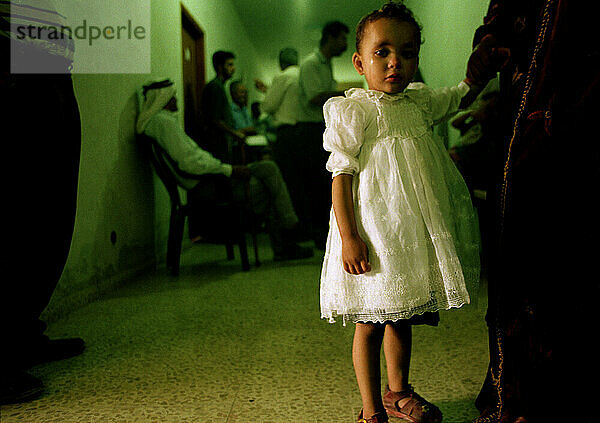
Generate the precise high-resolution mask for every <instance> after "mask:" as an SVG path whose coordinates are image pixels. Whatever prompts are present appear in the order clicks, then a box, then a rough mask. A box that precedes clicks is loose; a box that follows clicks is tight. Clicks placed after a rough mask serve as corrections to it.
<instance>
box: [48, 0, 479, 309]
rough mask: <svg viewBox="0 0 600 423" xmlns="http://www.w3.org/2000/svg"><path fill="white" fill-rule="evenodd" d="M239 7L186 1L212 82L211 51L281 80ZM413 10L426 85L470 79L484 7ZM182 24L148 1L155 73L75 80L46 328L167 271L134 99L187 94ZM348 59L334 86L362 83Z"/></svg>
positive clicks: (453, 4)
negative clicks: (65, 246)
mask: <svg viewBox="0 0 600 423" xmlns="http://www.w3.org/2000/svg"><path fill="white" fill-rule="evenodd" d="M234 1H235V0H183V2H182V3H183V4H184V5H185V7H186V8H187V9H188V10H189V11H190V12H191V14H192V15H193V16H194V18H195V19H196V21H197V23H198V24H199V25H200V27H201V28H202V30H203V31H204V33H205V51H206V68H207V79H212V78H213V77H214V71H213V70H212V66H211V62H210V57H211V55H212V53H213V52H214V51H215V50H217V49H225V50H232V51H234V52H235V53H236V55H237V69H238V73H237V75H236V76H237V77H238V78H239V77H242V78H244V80H245V81H246V82H247V83H249V84H251V81H252V79H253V78H254V77H260V78H262V79H263V80H264V81H270V80H271V78H272V77H273V76H274V74H275V72H277V66H276V60H275V57H259V56H258V54H257V53H256V48H255V46H254V45H253V42H252V40H251V39H250V37H249V36H248V34H247V33H246V32H245V30H244V25H243V20H242V18H241V17H240V16H239V15H238V13H237V12H236V10H235V8H234V7H233V5H234V3H233V2H234ZM407 4H408V5H409V6H410V7H411V8H412V9H413V10H414V11H415V13H416V15H417V17H418V18H419V20H420V22H421V23H422V24H423V26H424V32H423V34H424V38H425V44H424V45H423V46H422V51H421V66H422V72H423V75H424V77H425V80H426V82H427V83H428V84H430V85H432V86H434V87H437V86H444V85H449V84H455V83H457V82H458V81H460V80H461V79H462V78H463V77H464V70H465V65H466V60H467V58H468V55H469V52H470V48H471V47H470V46H471V38H472V34H473V30H474V29H475V28H476V27H477V26H478V25H479V24H480V22H481V19H482V17H483V16H484V13H485V10H486V7H487V0H475V1H466V0H465V1H459V0H430V1H419V0H408V1H407ZM180 16H181V6H180V2H179V1H178V0H152V1H151V31H150V33H151V45H152V68H151V70H152V74H150V75H75V76H74V85H75V92H76V96H77V98H78V101H79V106H80V111H81V117H82V134H83V139H82V153H81V167H80V182H79V198H78V204H77V206H78V208H77V219H76V224H75V233H74V236H73V242H72V248H71V253H70V255H69V259H68V262H67V266H66V268H65V271H64V273H63V276H62V278H61V281H60V283H59V285H58V287H57V290H56V291H55V295H54V297H53V300H52V302H51V304H50V306H49V308H48V310H47V312H46V316H45V317H46V318H47V319H48V320H52V319H55V318H58V317H60V316H61V315H62V314H63V313H66V312H68V311H70V310H72V309H73V308H76V307H78V306H81V305H82V304H84V303H86V302H87V301H89V300H91V299H93V298H96V297H97V296H98V295H101V294H102V293H103V292H106V291H109V290H110V289H111V288H112V287H114V286H115V285H116V284H120V283H122V282H123V281H124V280H126V279H127V278H128V277H130V276H132V275H134V274H138V273H140V272H145V271H148V270H149V269H152V268H153V267H154V265H155V264H156V263H158V265H159V266H162V265H163V263H164V255H165V249H166V236H167V231H168V215H169V199H168V196H167V193H166V191H165V190H164V188H163V187H162V185H161V184H160V182H159V181H158V180H157V179H156V177H155V176H154V175H153V173H152V169H151V168H150V166H149V164H148V163H147V161H145V160H144V159H143V157H142V156H141V152H140V150H139V148H138V146H137V145H136V144H135V138H134V131H133V128H134V123H135V114H136V102H135V96H134V93H135V90H136V89H137V88H138V87H140V86H141V85H142V84H144V83H146V82H147V81H149V80H152V79H158V78H162V77H170V78H172V79H173V80H174V81H175V84H176V87H177V88H178V91H179V92H181V87H182V81H181V80H182V75H181V54H180V49H181V34H180V30H179V28H180ZM350 39H353V35H351V37H350ZM349 45H350V46H352V45H353V43H352V42H350V43H349ZM349 50H351V47H350V48H349ZM347 53H348V54H347V56H348V58H349V57H350V56H351V52H347ZM342 59H343V57H340V58H337V59H336V60H334V72H335V74H336V77H337V79H338V80H340V81H347V80H357V79H359V78H358V77H357V75H356V72H355V71H354V68H353V67H352V64H351V61H350V60H342ZM250 92H251V95H256V93H255V90H250ZM251 100H252V99H251ZM180 105H182V102H181V101H180ZM181 115H182V113H181ZM450 135H451V136H452V133H451V134H450ZM112 232H114V233H115V234H116V243H114V244H113V243H112V242H111V233H112Z"/></svg>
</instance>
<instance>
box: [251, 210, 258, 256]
mask: <svg viewBox="0 0 600 423" xmlns="http://www.w3.org/2000/svg"><path fill="white" fill-rule="evenodd" d="M251 230H252V246H253V247H254V262H255V264H256V267H258V266H260V259H259V258H258V240H257V235H256V232H258V231H257V230H256V219H255V218H254V217H252V225H251Z"/></svg>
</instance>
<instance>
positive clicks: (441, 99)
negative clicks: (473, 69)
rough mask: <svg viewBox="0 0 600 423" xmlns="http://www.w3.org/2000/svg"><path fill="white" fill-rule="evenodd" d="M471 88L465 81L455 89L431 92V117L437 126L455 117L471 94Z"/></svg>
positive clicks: (449, 88)
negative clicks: (462, 102)
mask: <svg viewBox="0 0 600 423" xmlns="http://www.w3.org/2000/svg"><path fill="white" fill-rule="evenodd" d="M469 90H470V87H469V85H467V83H465V82H464V81H461V82H460V84H458V85H457V86H454V87H445V88H438V89H433V90H431V93H432V95H431V117H432V119H433V123H434V124H437V123H439V122H442V121H444V120H445V119H447V118H449V117H451V116H452V115H454V114H455V113H456V112H457V111H458V108H459V106H460V101H461V100H462V98H463V97H464V96H465V95H466V94H467V93H468V92H469Z"/></svg>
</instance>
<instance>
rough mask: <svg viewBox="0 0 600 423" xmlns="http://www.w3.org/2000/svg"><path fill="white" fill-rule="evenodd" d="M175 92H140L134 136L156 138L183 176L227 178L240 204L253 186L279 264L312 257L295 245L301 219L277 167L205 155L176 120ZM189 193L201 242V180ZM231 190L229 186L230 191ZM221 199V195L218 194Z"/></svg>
mask: <svg viewBox="0 0 600 423" xmlns="http://www.w3.org/2000/svg"><path fill="white" fill-rule="evenodd" d="M175 94H176V90H175V87H174V86H173V82H172V81H170V80H168V79H166V80H163V81H158V82H154V83H151V84H149V85H146V86H144V87H143V90H142V92H141V93H140V102H141V110H140V112H139V115H138V120H137V124H136V132H137V133H139V134H141V133H144V134H146V135H148V136H149V137H151V138H153V139H154V140H156V141H157V142H158V144H159V145H160V146H161V147H162V148H163V149H164V150H165V151H166V152H167V154H168V155H169V156H170V157H171V158H172V159H173V160H174V161H175V162H176V163H177V166H178V167H179V168H180V169H181V170H182V171H184V172H186V173H189V174H192V175H197V176H200V175H225V176H226V177H227V178H229V179H228V180H229V181H230V185H231V191H232V193H233V197H234V199H236V200H241V199H242V198H243V197H244V185H245V183H246V181H247V182H248V184H249V186H250V202H251V206H252V209H253V211H254V212H255V213H256V214H258V215H261V216H264V217H265V219H266V221H267V229H268V232H269V235H270V238H271V247H272V248H273V252H274V258H275V260H291V259H299V258H307V257H312V255H313V251H312V249H310V248H306V247H301V246H299V245H298V244H297V243H296V242H295V236H294V235H293V234H294V229H295V227H296V225H297V224H298V217H297V216H296V213H295V211H294V208H293V206H292V203H291V200H290V196H289V193H288V190H287V187H286V185H285V182H284V181H283V178H282V177H281V173H280V171H279V168H278V167H277V165H276V164H275V163H274V162H272V161H268V160H264V161H260V162H254V163H250V164H249V165H248V166H241V165H233V166H232V165H230V164H227V163H223V162H222V161H221V160H219V159H217V158H215V157H214V156H213V155H212V154H210V153H209V152H207V151H205V150H203V149H202V148H200V147H199V146H198V144H197V143H196V142H195V141H194V140H193V139H191V138H190V137H189V136H188V135H187V134H186V133H185V132H184V130H183V126H182V125H181V123H180V121H179V118H178V115H177V113H176V112H177V99H176V96H175ZM190 182H191V183H192V184H193V186H192V185H190V188H188V191H187V193H188V195H187V199H188V205H189V207H190V209H191V212H190V216H189V232H190V238H192V240H196V239H199V238H200V237H201V235H200V232H201V229H200V228H201V227H202V223H203V222H202V220H203V217H204V215H205V212H206V207H205V204H206V201H207V195H206V189H205V187H204V186H203V185H204V184H202V183H200V181H198V180H190ZM226 188H229V187H226ZM215 194H216V195H217V197H218V196H219V195H222V194H223V193H219V192H216V193H215Z"/></svg>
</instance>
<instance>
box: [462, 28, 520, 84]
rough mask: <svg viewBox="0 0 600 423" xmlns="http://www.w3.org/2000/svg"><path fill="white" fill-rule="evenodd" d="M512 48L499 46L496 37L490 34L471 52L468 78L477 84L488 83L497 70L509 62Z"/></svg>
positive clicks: (468, 63)
mask: <svg viewBox="0 0 600 423" xmlns="http://www.w3.org/2000/svg"><path fill="white" fill-rule="evenodd" d="M509 58H510V50H509V49H507V48H503V47H498V42H497V40H496V38H495V37H494V36H493V35H491V34H488V35H486V36H485V37H483V38H482V39H481V42H480V43H479V45H478V46H477V48H476V49H475V50H473V52H472V53H471V56H470V57H469V61H468V62H467V80H469V81H470V82H472V83H473V84H475V85H481V86H483V85H486V84H487V83H488V82H489V80H490V79H492V78H494V76H495V75H496V72H498V71H499V70H501V69H502V68H503V67H504V66H506V64H507V63H508V59H509Z"/></svg>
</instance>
